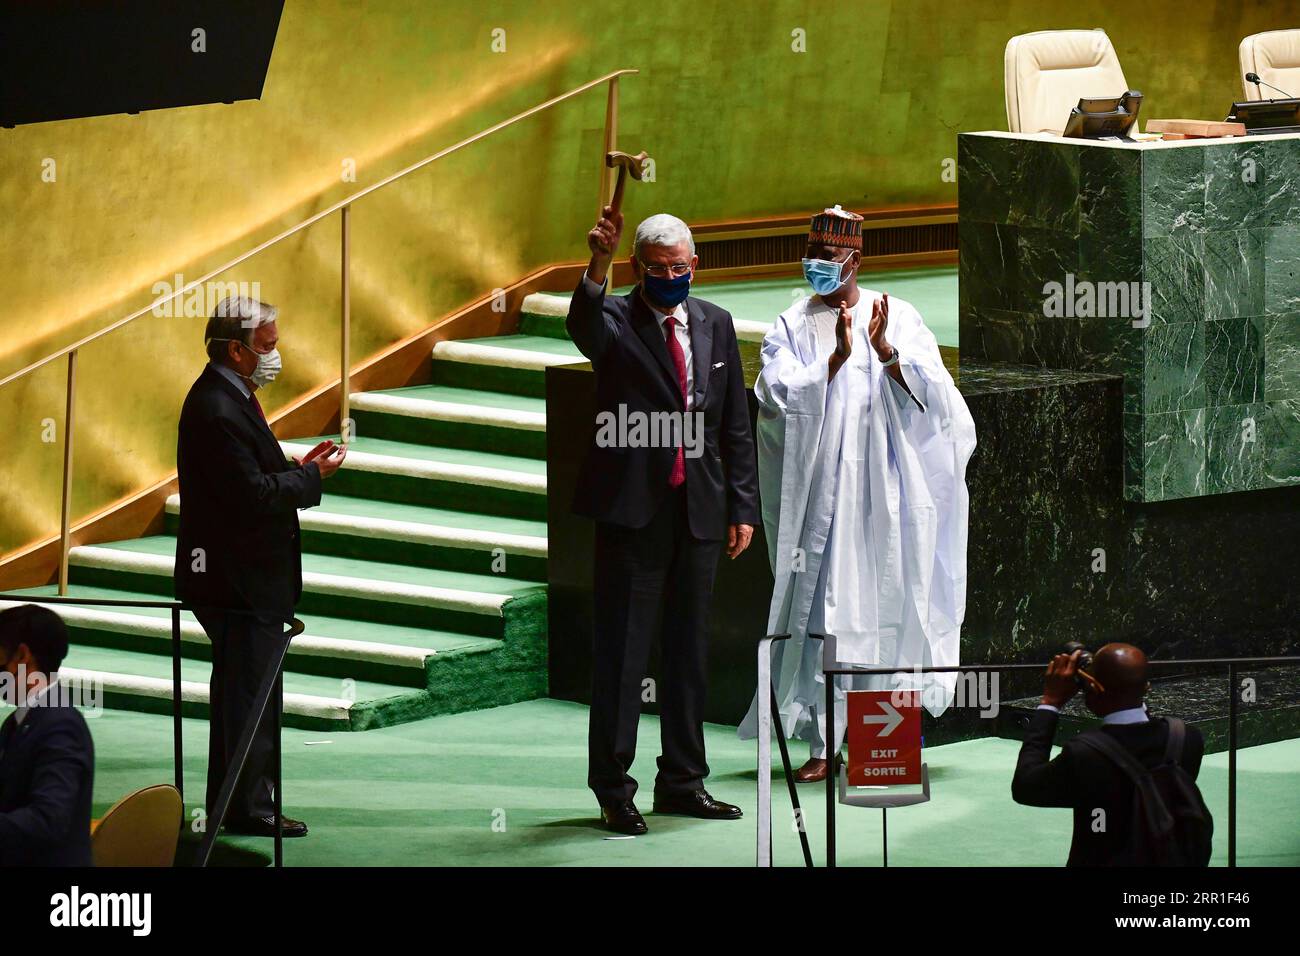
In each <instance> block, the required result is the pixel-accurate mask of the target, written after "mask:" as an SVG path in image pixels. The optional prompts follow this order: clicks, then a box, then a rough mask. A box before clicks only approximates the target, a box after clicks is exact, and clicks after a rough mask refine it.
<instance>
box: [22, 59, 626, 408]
mask: <svg viewBox="0 0 1300 956" xmlns="http://www.w3.org/2000/svg"><path fill="white" fill-rule="evenodd" d="M639 72H640V71H639V70H615V71H614V72H613V73H606V74H605V75H604V76H602V77H600V78H598V79H595V80H591V81H589V82H587V83H583V84H582V85H581V86H576V87H574V88H573V89H571V90H569V91H568V92H565V93H561V94H560V95H559V96H555V97H552V98H551V99H549V100H547V101H546V102H544V103H538V104H537V105H536V106H534V107H531V108H529V109H526V110H524V111H523V112H522V113H516V114H515V115H514V116H512V117H510V118H509V119H505V120H502V121H501V122H500V123H497V124H496V125H494V126H489V127H488V128H487V129H485V130H481V131H479V132H477V133H475V134H474V135H473V136H470V137H468V138H466V139H462V140H461V141H460V142H459V143H455V144H454V145H452V146H448V147H447V148H446V149H442V150H439V151H438V152H436V153H434V154H433V155H432V156H426V157H425V158H424V159H422V160H420V161H419V162H417V163H412V164H411V165H410V166H407V167H406V168H405V169H401V170H398V171H397V172H395V173H393V174H392V175H391V176H388V177H386V178H384V179H381V180H380V181H379V182H377V183H372V184H371V185H369V186H367V187H366V188H365V189H360V190H358V191H357V192H354V193H353V194H352V195H350V196H346V197H344V198H343V199H340V200H339V201H338V202H336V203H335V204H334V205H332V206H330V207H328V208H326V209H323V210H321V211H320V212H318V213H316V214H315V215H314V216H309V217H308V218H306V219H304V220H302V222H299V223H297V224H296V225H293V226H290V227H289V228H288V229H286V230H284V231H283V232H281V233H278V234H277V235H274V236H272V237H271V238H270V239H267V240H266V241H265V242H261V243H258V244H257V245H256V246H254V247H253V248H252V249H249V250H248V251H247V252H244V253H241V254H240V255H238V256H236V257H235V258H233V259H231V260H230V261H229V262H226V263H223V264H222V265H219V266H217V267H216V268H215V269H213V270H211V271H210V272H208V273H206V274H204V275H202V276H200V277H199V278H197V279H195V280H194V281H193V282H189V283H186V284H185V285H184V286H182V287H181V288H179V289H177V290H176V291H174V292H172V293H170V294H168V295H165V296H163V297H162V298H160V299H155V300H154V301H153V302H150V303H149V304H148V305H146V306H145V307H144V308H142V309H137V310H136V311H135V312H132V313H131V314H130V315H128V316H125V317H124V318H121V319H118V320H117V321H116V322H113V323H112V324H110V325H107V326H105V327H104V328H102V329H100V330H99V331H97V332H92V333H91V334H90V335H87V336H85V337H84V338H81V339H78V340H77V341H75V342H73V343H72V344H71V345H65V346H64V347H63V348H61V349H59V350H58V351H56V352H51V353H50V354H49V355H47V356H45V357H44V358H41V359H39V360H37V361H35V362H33V363H32V364H30V365H28V366H26V367H25V368H21V369H19V370H18V371H16V372H14V373H12V374H10V375H6V376H5V377H4V378H0V388H3V387H4V386H5V385H8V384H9V383H10V382H12V381H15V380H16V379H20V378H22V377H23V376H25V375H29V374H31V373H32V372H34V371H36V370H37V369H38V368H42V367H44V366H46V365H48V364H49V363H51V362H53V361H55V360H56V359H59V358H62V357H63V356H65V355H67V354H68V353H69V352H75V351H76V350H77V349H79V348H82V347H83V346H86V345H89V344H90V343H91V342H94V341H95V340H96V339H100V338H103V337H104V336H105V335H108V334H109V333H110V332H114V331H116V330H117V329H120V328H121V327H122V326H124V325H126V324H127V323H129V322H134V321H135V320H136V319H138V318H140V316H142V315H144V314H145V313H147V312H152V311H153V310H154V309H156V308H158V306H160V305H162V304H164V303H166V302H170V301H171V300H172V299H175V298H178V297H179V296H181V295H184V294H185V293H187V292H189V291H191V290H193V289H195V288H197V287H198V286H201V285H203V283H205V282H207V281H208V280H210V279H212V278H213V277H214V276H219V275H221V273H223V272H227V271H229V270H230V269H233V268H234V267H235V266H237V265H239V264H240V263H241V262H243V261H244V260H245V259H250V258H252V257H253V256H255V255H257V254H258V253H259V252H262V251H263V250H265V249H269V248H270V247H271V246H273V245H275V244H276V243H278V242H282V241H283V240H285V239H288V238H289V237H290V236H292V235H294V234H295V233H298V232H301V231H302V230H303V229H306V228H307V227H308V226H310V225H313V224H315V223H317V222H320V221H321V220H322V219H324V218H325V217H326V216H329V215H332V214H333V213H336V212H338V211H339V210H340V209H343V208H344V207H346V206H349V205H351V204H352V203H354V202H356V201H357V200H358V199H361V198H362V197H364V196H368V195H370V194H371V193H373V192H375V191H376V190H380V189H383V188H384V187H385V186H387V185H389V184H391V183H394V182H396V181H397V180H399V179H401V178H403V177H404V176H409V175H410V174H411V173H413V172H415V171H416V170H418V169H422V168H424V167H425V166H428V165H429V164H430V163H432V162H436V161H437V160H439V159H442V158H443V157H444V156H450V155H451V154H452V153H455V152H457V151H459V150H461V149H464V148H465V147H466V146H469V145H471V144H473V143H477V142H478V141H479V140H481V139H485V138H486V137H488V136H491V135H492V134H493V133H496V132H498V131H499V130H503V129H505V128H506V127H507V126H513V125H514V124H515V123H518V122H520V121H521V120H524V119H527V118H528V117H530V116H533V115H534V114H536V113H540V112H542V111H543V110H547V109H550V108H551V107H552V106H555V105H556V104H557V103H562V102H564V101H565V100H568V99H572V98H573V97H575V96H578V95H579V94H582V93H585V92H587V90H590V89H592V88H593V87H596V86H600V84H602V83H612V82H616V81H617V80H618V78H619V77H620V76H627V75H629V74H632V73H639ZM613 102H614V104H615V108H617V102H618V100H617V94H614V96H613ZM600 176H601V181H602V182H604V180H605V169H604V167H603V166H602V167H601V171H600Z"/></svg>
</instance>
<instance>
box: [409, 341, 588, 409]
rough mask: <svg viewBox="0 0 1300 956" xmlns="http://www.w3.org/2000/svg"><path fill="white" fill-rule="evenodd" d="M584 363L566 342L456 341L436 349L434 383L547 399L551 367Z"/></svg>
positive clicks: (572, 346) (445, 342)
mask: <svg viewBox="0 0 1300 956" xmlns="http://www.w3.org/2000/svg"><path fill="white" fill-rule="evenodd" d="M585 361H586V359H585V358H583V356H582V353H581V352H579V351H578V347H577V346H576V345H574V344H573V343H572V342H570V341H569V340H568V339H567V338H564V339H560V338H555V337H552V336H549V335H496V336H492V337H490V338H482V339H456V340H450V341H443V342H439V343H438V344H437V345H435V346H434V347H433V383H434V384H435V385H450V386H453V387H456V388H478V389H491V390H493V391H498V392H509V393H511V394H514V395H529V396H532V397H534V398H544V397H545V396H546V377H545V376H546V369H547V368H548V367H549V366H551V365H568V364H572V363H575V362H585Z"/></svg>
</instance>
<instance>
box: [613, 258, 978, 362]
mask: <svg viewBox="0 0 1300 956" xmlns="http://www.w3.org/2000/svg"><path fill="white" fill-rule="evenodd" d="M858 281H859V283H860V284H861V285H862V286H863V287H864V288H868V289H874V290H876V291H877V292H888V293H889V294H890V295H891V296H897V297H898V298H900V299H904V300H906V301H908V302H910V303H912V305H914V306H915V307H916V309H917V311H919V312H920V313H921V317H922V318H923V319H925V324H926V325H927V326H928V327H929V329H930V331H931V332H933V333H934V337H935V338H936V339H938V340H939V344H940V345H948V346H951V347H952V348H956V347H957V267H956V266H931V267H928V268H921V269H890V270H887V271H881V272H862V273H860V274H859V276H858ZM617 291H618V292H619V293H620V294H621V293H624V292H626V291H627V289H626V288H623V289H619V290H617ZM692 292H693V293H694V294H695V295H697V296H699V297H700V298H701V299H704V300H706V301H708V302H712V303H714V304H716V305H720V306H721V307H722V308H724V309H726V310H727V311H728V312H730V313H731V315H732V317H733V318H736V319H742V320H746V321H751V322H766V323H768V324H771V323H772V322H774V321H776V317H777V316H778V315H780V314H781V313H782V312H784V311H785V310H786V309H788V308H789V307H790V304H791V303H792V302H794V301H795V300H796V299H798V298H800V297H802V296H805V295H808V293H809V290H808V284H807V283H806V282H804V281H803V278H802V277H801V276H785V277H782V278H778V279H751V280H747V281H744V282H700V283H697V284H696V285H695V286H693V287H692Z"/></svg>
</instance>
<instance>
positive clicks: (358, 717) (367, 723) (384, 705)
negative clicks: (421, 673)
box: [59, 644, 433, 730]
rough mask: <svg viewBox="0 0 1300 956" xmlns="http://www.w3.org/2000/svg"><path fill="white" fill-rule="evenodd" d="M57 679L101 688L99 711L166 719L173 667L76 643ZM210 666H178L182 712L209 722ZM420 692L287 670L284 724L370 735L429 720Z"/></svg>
mask: <svg viewBox="0 0 1300 956" xmlns="http://www.w3.org/2000/svg"><path fill="white" fill-rule="evenodd" d="M59 673H60V676H61V677H66V678H68V679H76V680H80V681H82V682H83V686H86V685H87V682H93V683H94V685H95V686H101V687H102V690H103V694H104V697H103V705H104V706H107V707H113V708H115V709H120V710H142V711H149V712H153V713H170V712H171V709H172V661H171V658H170V657H169V656H164V655H161V654H152V653H149V652H148V651H130V650H123V649H121V648H111V647H95V646H91V645H86V644H78V645H77V646H76V647H74V648H73V649H72V650H71V651H70V652H69V654H68V657H67V660H66V661H65V663H64V666H63V667H62V668H61V669H60V672H59ZM211 676H212V665H211V663H210V662H209V661H206V660H194V659H185V660H183V661H182V662H181V699H182V701H183V703H182V713H184V714H185V715H186V716H193V717H200V716H201V717H206V716H207V714H208V704H209V696H208V681H209V680H210V678H211ZM432 712H433V708H432V706H431V700H430V698H429V694H428V693H426V692H425V691H424V690H420V689H414V688H410V687H398V686H394V685H391V684H381V683H374V682H371V681H358V680H346V681H343V680H339V679H338V678H333V677H325V676H320V675H316V674H300V673H296V672H292V671H286V673H285V675H284V723H285V724H286V725H287V726H291V727H304V728H309V729H317V730H367V729H370V728H372V727H384V726H389V725H391V724H396V723H403V722H405V721H408V720H415V719H419V718H421V717H425V716H429V715H430V714H431V713H432Z"/></svg>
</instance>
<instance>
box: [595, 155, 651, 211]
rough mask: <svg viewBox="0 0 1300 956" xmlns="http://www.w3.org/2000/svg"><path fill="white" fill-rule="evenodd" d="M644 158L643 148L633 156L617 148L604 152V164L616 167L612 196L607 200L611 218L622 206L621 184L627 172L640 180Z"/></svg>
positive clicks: (612, 167) (625, 178) (611, 167)
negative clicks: (616, 174) (616, 176)
mask: <svg viewBox="0 0 1300 956" xmlns="http://www.w3.org/2000/svg"><path fill="white" fill-rule="evenodd" d="M645 160H646V152H645V150H642V151H641V152H639V153H637V154H636V155H635V156H633V155H632V154H631V153H622V152H619V151H618V150H614V151H613V152H609V153H606V154H605V165H606V166H608V167H609V168H610V169H614V168H617V169H618V179H617V180H615V181H614V198H613V199H611V200H610V201H609V207H610V209H611V210H612V214H611V218H612V217H613V216H617V215H618V214H619V212H620V211H621V210H622V208H623V184H624V182H625V181H626V180H627V176H628V173H631V174H632V178H633V179H635V180H638V181H640V179H641V164H642V163H644V162H645Z"/></svg>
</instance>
